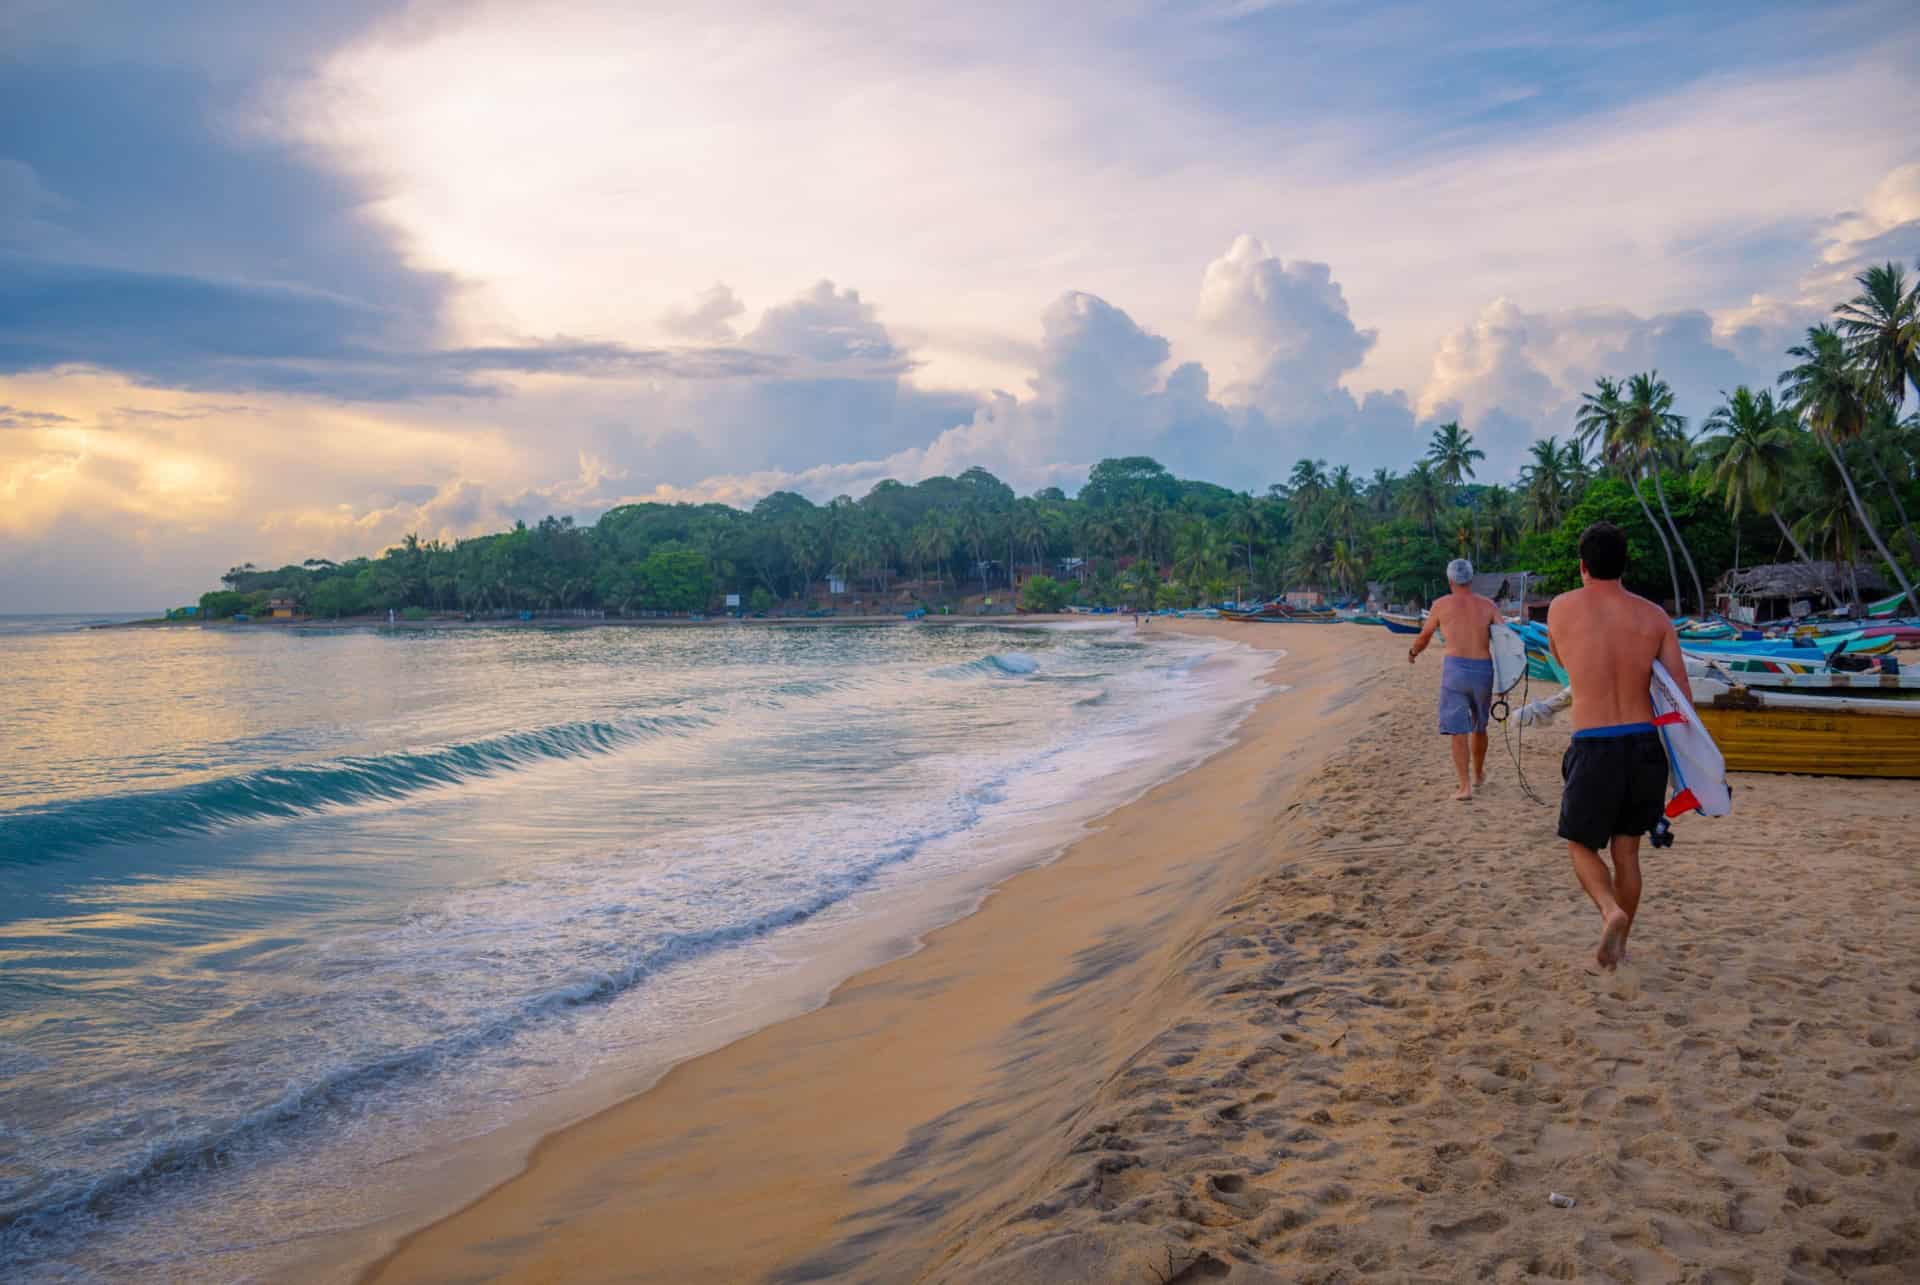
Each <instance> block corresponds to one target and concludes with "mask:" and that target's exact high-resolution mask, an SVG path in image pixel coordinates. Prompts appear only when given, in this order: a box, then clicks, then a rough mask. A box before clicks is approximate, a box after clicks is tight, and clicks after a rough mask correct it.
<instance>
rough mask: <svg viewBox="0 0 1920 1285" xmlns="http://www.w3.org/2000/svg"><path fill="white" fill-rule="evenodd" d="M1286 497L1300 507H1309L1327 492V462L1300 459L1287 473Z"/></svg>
mask: <svg viewBox="0 0 1920 1285" xmlns="http://www.w3.org/2000/svg"><path fill="white" fill-rule="evenodd" d="M1287 493H1288V497H1289V498H1290V499H1292V500H1293V501H1294V502H1295V503H1296V504H1298V505H1299V506H1300V507H1301V508H1302V509H1310V508H1312V507H1313V506H1314V505H1315V504H1317V503H1319V500H1320V497H1321V496H1323V495H1325V494H1326V493H1327V462H1326V461H1325V460H1301V461H1300V462H1299V463H1297V464H1295V465H1294V466H1293V472H1292V473H1289V474H1288V475H1287Z"/></svg>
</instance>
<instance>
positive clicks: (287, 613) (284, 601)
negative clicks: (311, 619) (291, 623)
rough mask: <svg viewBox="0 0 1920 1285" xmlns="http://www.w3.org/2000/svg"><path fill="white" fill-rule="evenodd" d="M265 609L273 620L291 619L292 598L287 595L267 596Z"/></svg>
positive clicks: (292, 609) (292, 613)
mask: <svg viewBox="0 0 1920 1285" xmlns="http://www.w3.org/2000/svg"><path fill="white" fill-rule="evenodd" d="M267 610H268V611H269V612H270V613H271V614H272V616H273V618H274V619H275V620H292V619H293V617H294V601H293V599H292V598H287V597H273V598H269V599H267Z"/></svg>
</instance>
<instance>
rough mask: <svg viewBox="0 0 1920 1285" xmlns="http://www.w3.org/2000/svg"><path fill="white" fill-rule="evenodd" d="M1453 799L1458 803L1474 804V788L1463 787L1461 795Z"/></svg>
mask: <svg viewBox="0 0 1920 1285" xmlns="http://www.w3.org/2000/svg"><path fill="white" fill-rule="evenodd" d="M1453 797H1454V801H1455V802H1457V803H1471V802H1473V787H1472V786H1470V785H1463V786H1461V787H1460V793H1458V794H1456V795H1454V796H1453Z"/></svg>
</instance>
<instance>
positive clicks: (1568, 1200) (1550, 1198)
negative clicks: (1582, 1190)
mask: <svg viewBox="0 0 1920 1285" xmlns="http://www.w3.org/2000/svg"><path fill="white" fill-rule="evenodd" d="M1547 1203H1548V1204H1549V1205H1553V1206H1555V1207H1557V1208H1560V1209H1572V1208H1573V1207H1574V1206H1575V1205H1577V1204H1579V1203H1580V1202H1579V1201H1577V1200H1575V1199H1574V1198H1573V1197H1572V1196H1569V1195H1567V1194H1566V1193H1565V1192H1561V1191H1549V1192H1548V1193H1547Z"/></svg>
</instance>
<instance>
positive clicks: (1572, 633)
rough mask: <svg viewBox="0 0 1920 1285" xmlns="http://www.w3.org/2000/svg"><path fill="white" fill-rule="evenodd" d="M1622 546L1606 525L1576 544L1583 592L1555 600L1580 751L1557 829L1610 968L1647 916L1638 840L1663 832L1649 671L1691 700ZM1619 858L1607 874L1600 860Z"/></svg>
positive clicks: (1566, 760) (1566, 768) (1675, 653)
mask: <svg viewBox="0 0 1920 1285" xmlns="http://www.w3.org/2000/svg"><path fill="white" fill-rule="evenodd" d="M1627 553H1628V549H1627V537H1626V535H1625V533H1623V532H1622V531H1621V530H1620V528H1618V527H1616V526H1614V525H1613V524H1612V523H1610V522H1596V523H1594V524H1593V525H1592V526H1590V527H1588V528H1587V529H1586V530H1585V531H1584V532H1582V533H1581V535H1580V580H1581V583H1582V585H1583V586H1584V587H1583V588H1580V589H1576V590H1574V591H1573V592H1571V593H1564V594H1561V595H1560V596H1559V597H1558V598H1555V599H1554V600H1553V607H1552V609H1551V611H1550V612H1549V614H1548V618H1547V631H1548V633H1549V635H1550V636H1551V638H1552V646H1553V654H1554V655H1555V656H1557V657H1558V658H1559V660H1560V663H1561V665H1563V666H1564V667H1565V668H1566V671H1567V680H1568V681H1567V685H1568V686H1569V687H1570V688H1571V689H1572V691H1573V742H1572V744H1570V745H1569V746H1568V747H1567V752H1566V753H1565V754H1564V755H1563V756H1562V757H1561V760H1560V779H1561V781H1562V783H1563V787H1564V788H1562V790H1561V792H1560V824H1559V827H1558V830H1557V833H1558V834H1559V836H1560V837H1561V838H1562V839H1565V840H1566V841H1567V851H1568V853H1569V855H1570V856H1571V857H1572V859H1573V872H1574V876H1575V877H1576V878H1578V879H1579V880H1580V886H1581V887H1582V888H1583V889H1585V890H1586V893H1587V896H1589V897H1590V898H1592V899H1593V904H1594V908H1595V909H1596V910H1598V911H1599V912H1600V925H1601V928H1600V945H1599V947H1598V949H1596V950H1595V951H1594V961H1595V962H1596V963H1598V964H1599V965H1600V967H1601V968H1603V969H1608V968H1613V967H1614V966H1615V965H1617V964H1618V963H1619V962H1620V961H1621V960H1622V959H1624V958H1626V953H1627V939H1628V936H1629V935H1630V934H1631V933H1632V931H1633V921H1634V916H1635V915H1636V914H1637V913H1638V912H1639V909H1640V890H1641V878H1640V839H1641V836H1642V835H1645V834H1648V833H1650V832H1653V831H1656V830H1657V829H1658V827H1659V825H1660V820H1661V813H1662V811H1663V805H1664V803H1665V798H1666V785H1667V776H1668V764H1667V756H1666V748H1665V745H1664V743H1663V742H1662V741H1661V739H1660V735H1659V732H1658V731H1657V729H1656V728H1655V727H1654V725H1653V697H1652V694H1651V691H1650V688H1651V687H1652V684H1653V662H1654V661H1656V660H1658V661H1659V662H1660V663H1661V664H1662V665H1663V666H1664V667H1665V668H1666V671H1667V673H1668V674H1669V675H1671V676H1672V678H1673V681H1674V682H1675V683H1676V684H1678V685H1679V687H1680V690H1681V693H1682V694H1683V696H1684V698H1685V699H1688V700H1691V699H1692V698H1693V693H1692V690H1691V689H1690V688H1689V687H1688V685H1687V667H1686V662H1685V660H1684V658H1683V657H1682V656H1681V654H1680V639H1679V637H1678V636H1677V635H1676V634H1675V633H1674V629H1673V621H1671V620H1669V619H1668V618H1667V613H1666V612H1664V611H1662V610H1660V608H1659V607H1657V606H1655V605H1654V604H1653V603H1651V602H1648V601H1647V600H1646V599H1645V598H1642V597H1640V596H1639V595H1638V594H1632V593H1628V592H1627V590H1626V586H1624V585H1623V584H1622V583H1621V581H1620V577H1621V576H1622V574H1623V573H1624V572H1625V570H1626V565H1627ZM1603 852H1604V853H1606V854H1607V856H1608V857H1610V858H1611V859H1612V862H1613V866H1612V869H1608V866H1607V861H1606V859H1605V858H1603V857H1602V856H1601V853H1603Z"/></svg>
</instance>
